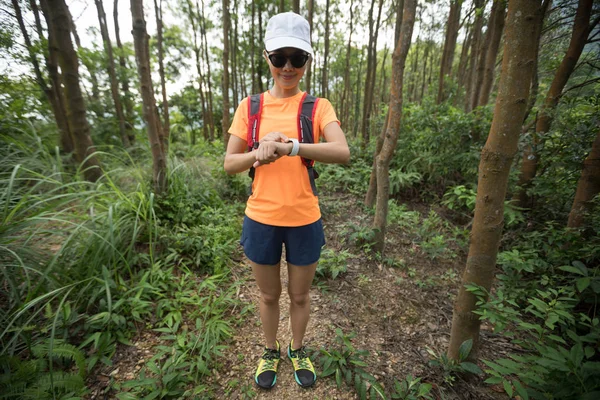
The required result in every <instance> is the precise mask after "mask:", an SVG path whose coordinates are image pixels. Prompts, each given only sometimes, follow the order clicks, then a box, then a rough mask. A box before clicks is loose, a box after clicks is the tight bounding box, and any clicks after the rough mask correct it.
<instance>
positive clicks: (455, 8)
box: [437, 0, 462, 104]
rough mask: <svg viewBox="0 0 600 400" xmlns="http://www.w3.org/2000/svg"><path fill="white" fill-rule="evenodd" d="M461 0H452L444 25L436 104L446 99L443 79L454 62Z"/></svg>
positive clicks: (448, 73) (449, 72)
mask: <svg viewBox="0 0 600 400" xmlns="http://www.w3.org/2000/svg"><path fill="white" fill-rule="evenodd" d="M461 6H462V1H461V0H453V1H452V2H451V3H450V14H449V15H448V23H447V25H446V37H445V39H444V50H443V52H442V65H441V66H440V80H439V84H438V94H437V104H440V103H441V102H443V101H444V100H445V99H446V93H445V88H444V80H445V79H446V76H449V75H450V74H452V63H453V62H454V51H455V50H456V39H457V38H458V29H459V28H460V9H461Z"/></svg>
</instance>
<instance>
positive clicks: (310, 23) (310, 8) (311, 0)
mask: <svg viewBox="0 0 600 400" xmlns="http://www.w3.org/2000/svg"><path fill="white" fill-rule="evenodd" d="M298 3H299V2H298ZM313 8H314V0H308V26H309V29H310V37H311V42H312V31H313ZM294 12H295V13H299V12H300V11H296V1H295V0H294ZM314 62H315V60H314V59H313V60H312V61H311V62H310V63H309V64H308V66H307V67H306V73H305V75H306V78H305V84H304V86H306V92H307V93H310V84H311V81H310V79H311V77H312V64H313V63H314Z"/></svg>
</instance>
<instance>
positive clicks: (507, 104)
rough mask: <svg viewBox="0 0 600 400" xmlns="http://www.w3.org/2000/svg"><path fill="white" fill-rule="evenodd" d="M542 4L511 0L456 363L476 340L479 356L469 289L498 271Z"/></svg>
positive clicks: (458, 309) (453, 348)
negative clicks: (461, 350)
mask: <svg viewBox="0 0 600 400" xmlns="http://www.w3.org/2000/svg"><path fill="white" fill-rule="evenodd" d="M540 3H541V0H510V2H509V4H508V16H507V26H506V39H505V42H504V57H503V59H502V73H501V75H500V84H499V86H498V96H497V98H496V106H495V108H494V117H493V120H492V126H491V128H490V132H489V135H488V139H487V142H486V144H485V146H484V148H483V150H482V152H481V161H480V162H479V179H478V185H477V199H476V205H475V217H474V219H473V228H472V230H471V243H470V246H469V255H468V257H467V265H466V268H465V271H464V273H463V276H462V282H461V284H460V288H459V293H458V296H457V298H456V301H455V303H454V313H453V318H452V332H451V337H450V344H449V347H448V356H449V357H450V358H452V359H457V358H458V355H459V351H458V350H459V348H460V345H461V344H462V343H463V342H465V341H466V340H468V339H472V340H473V350H472V351H471V354H470V355H469V356H470V357H472V358H475V357H476V354H477V350H478V343H479V328H480V321H479V317H478V316H477V315H476V314H475V313H474V311H475V310H476V308H477V307H476V302H477V298H476V297H475V295H473V293H471V292H469V291H467V289H466V288H465V285H467V284H476V285H479V286H482V287H483V288H484V289H485V290H487V291H489V290H490V289H491V287H492V282H493V279H494V273H495V269H496V256H497V254H498V247H499V245H500V238H501V235H502V228H503V224H504V222H503V220H504V200H505V197H506V188H507V185H508V175H509V172H510V167H511V165H512V160H513V158H514V155H515V153H516V152H517V143H518V140H519V134H520V132H521V122H522V121H523V116H524V115H525V108H526V106H527V98H528V96H529V89H530V84H531V77H532V76H533V62H532V57H533V56H534V54H535V44H536V38H535V33H536V26H535V25H536V24H538V23H541V17H540Z"/></svg>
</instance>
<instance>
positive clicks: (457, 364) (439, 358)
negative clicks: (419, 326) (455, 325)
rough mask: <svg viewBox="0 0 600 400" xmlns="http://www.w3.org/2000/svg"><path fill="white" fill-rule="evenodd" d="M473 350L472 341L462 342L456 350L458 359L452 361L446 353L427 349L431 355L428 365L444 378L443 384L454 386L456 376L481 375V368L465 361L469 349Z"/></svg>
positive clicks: (469, 351)
mask: <svg viewBox="0 0 600 400" xmlns="http://www.w3.org/2000/svg"><path fill="white" fill-rule="evenodd" d="M472 348H473V339H469V340H466V341H464V342H463V343H462V344H461V345H460V348H459V350H458V359H457V360H454V359H451V358H449V357H448V356H447V355H446V353H440V354H438V353H436V352H435V351H434V350H432V349H430V348H427V352H428V353H429V354H430V355H431V357H432V359H431V360H430V361H429V365H431V366H432V367H436V368H438V369H439V370H440V371H441V374H442V376H443V378H444V382H445V383H446V384H448V385H450V386H452V385H453V384H454V382H455V381H456V378H457V376H459V375H464V374H476V375H479V374H481V373H483V371H482V370H481V368H479V367H478V366H477V364H474V363H472V362H470V361H467V359H468V358H469V354H471V349H472Z"/></svg>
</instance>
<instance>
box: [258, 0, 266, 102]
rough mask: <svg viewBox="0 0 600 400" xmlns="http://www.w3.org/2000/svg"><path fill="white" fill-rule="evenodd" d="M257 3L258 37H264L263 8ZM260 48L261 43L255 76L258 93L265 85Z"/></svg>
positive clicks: (263, 65)
mask: <svg viewBox="0 0 600 400" xmlns="http://www.w3.org/2000/svg"><path fill="white" fill-rule="evenodd" d="M257 5H258V10H257V11H258V37H259V38H261V41H262V38H264V37H265V36H264V34H263V23H262V13H263V9H262V3H261V2H257ZM262 48H263V46H262V45H261V47H260V50H259V52H258V53H259V56H258V59H259V60H260V62H259V63H258V65H257V66H256V67H257V68H256V78H257V80H258V91H259V92H260V93H263V92H264V91H265V87H264V85H263V76H265V74H263V68H264V67H265V65H266V64H265V63H264V62H263V59H262V56H261V55H262Z"/></svg>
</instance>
